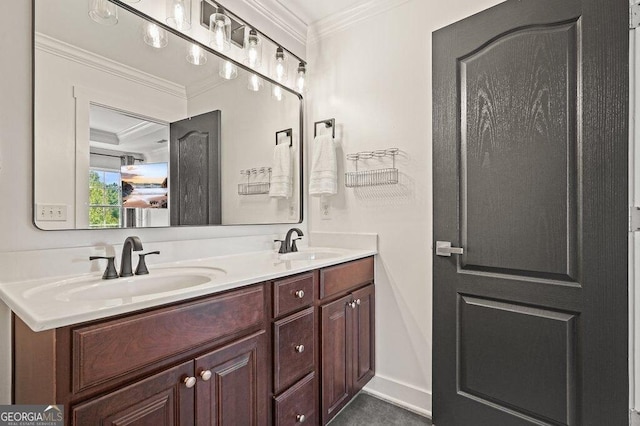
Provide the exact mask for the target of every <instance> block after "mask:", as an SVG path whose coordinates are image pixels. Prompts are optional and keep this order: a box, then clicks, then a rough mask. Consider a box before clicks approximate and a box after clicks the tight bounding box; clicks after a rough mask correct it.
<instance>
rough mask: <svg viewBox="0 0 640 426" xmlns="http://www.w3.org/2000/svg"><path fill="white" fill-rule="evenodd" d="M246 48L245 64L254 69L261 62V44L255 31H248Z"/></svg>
mask: <svg viewBox="0 0 640 426" xmlns="http://www.w3.org/2000/svg"><path fill="white" fill-rule="evenodd" d="M246 46H247V47H246V51H247V52H246V60H245V63H246V64H247V65H249V67H250V68H254V69H256V68H258V67H259V66H260V63H261V62H262V43H261V41H260V38H259V37H258V32H257V31H256V30H250V31H249V36H248V37H247V43H246Z"/></svg>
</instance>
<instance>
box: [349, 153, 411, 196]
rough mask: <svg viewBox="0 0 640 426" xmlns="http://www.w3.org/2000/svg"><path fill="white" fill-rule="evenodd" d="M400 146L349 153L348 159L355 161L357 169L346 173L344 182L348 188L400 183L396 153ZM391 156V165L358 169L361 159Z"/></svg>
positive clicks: (378, 158)
mask: <svg viewBox="0 0 640 426" xmlns="http://www.w3.org/2000/svg"><path fill="white" fill-rule="evenodd" d="M398 152H399V149H398V148H387V149H379V150H376V151H362V152H357V153H355V154H347V160H351V161H353V162H354V163H355V169H356V170H355V171H353V172H346V173H345V174H344V184H345V186H346V187H347V188H358V187H362V186H377V185H395V184H397V183H398V169H397V168H396V155H398ZM386 157H391V167H386V168H380V169H371V170H358V162H359V161H360V160H370V159H377V160H382V159H384V158H386Z"/></svg>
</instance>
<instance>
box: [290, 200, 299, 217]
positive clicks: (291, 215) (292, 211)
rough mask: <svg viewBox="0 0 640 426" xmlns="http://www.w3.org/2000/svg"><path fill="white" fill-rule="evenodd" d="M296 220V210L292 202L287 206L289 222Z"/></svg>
mask: <svg viewBox="0 0 640 426" xmlns="http://www.w3.org/2000/svg"><path fill="white" fill-rule="evenodd" d="M295 219H298V209H297V208H296V203H294V202H292V203H290V204H289V220H295Z"/></svg>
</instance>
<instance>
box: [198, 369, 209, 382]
mask: <svg viewBox="0 0 640 426" xmlns="http://www.w3.org/2000/svg"><path fill="white" fill-rule="evenodd" d="M200 377H201V378H202V380H204V381H205V382H206V381H207V380H209V379H210V378H211V370H204V371H203V372H202V373H200Z"/></svg>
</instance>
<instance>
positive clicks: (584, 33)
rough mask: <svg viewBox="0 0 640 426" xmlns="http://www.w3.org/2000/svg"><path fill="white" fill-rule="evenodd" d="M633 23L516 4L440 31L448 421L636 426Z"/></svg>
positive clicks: (438, 359) (546, 0)
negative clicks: (630, 287) (630, 162)
mask: <svg viewBox="0 0 640 426" xmlns="http://www.w3.org/2000/svg"><path fill="white" fill-rule="evenodd" d="M627 16H628V2H627V1H626V0H563V1H558V0H509V1H507V2H505V3H502V4H500V5H498V6H496V7H494V8H491V9H489V10H486V11H484V12H481V13H479V14H477V15H474V16H472V17H470V18H467V19H465V20H463V21H460V22H458V23H455V24H453V25H451V26H448V27H446V28H443V29H441V30H438V31H436V32H435V33H434V34H433V49H434V50H433V71H434V73H433V124H434V128H433V144H434V146H433V150H434V151H433V153H434V159H433V164H434V172H433V173H434V175H433V177H434V258H433V266H434V272H433V279H434V344H433V348H434V353H433V375H434V379H433V384H434V386H433V415H434V423H435V424H436V425H437V426H451V425H460V426H473V425H491V426H509V425H532V424H537V425H599V426H600V425H626V424H628V372H627V370H628V368H627V339H628V334H627V328H628V327H627V226H628V225H627V220H628V219H627V208H626V205H627V168H628V167H627V139H628V136H627V135H628V130H627V127H628V119H627V114H628V107H627V103H628V93H627V92H628V34H627V31H628V30H627V19H628V18H627ZM436 241H448V242H451V243H452V246H453V247H462V248H463V250H464V253H463V254H462V255H456V254H453V255H452V256H450V257H447V256H438V255H436V254H435V252H436ZM444 251H445V252H446V250H444Z"/></svg>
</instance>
